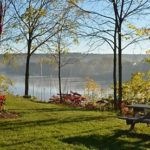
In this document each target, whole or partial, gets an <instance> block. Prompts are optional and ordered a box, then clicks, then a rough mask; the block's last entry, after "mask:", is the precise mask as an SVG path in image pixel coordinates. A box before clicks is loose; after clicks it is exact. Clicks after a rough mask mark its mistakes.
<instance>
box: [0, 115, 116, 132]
mask: <svg viewBox="0 0 150 150" xmlns="http://www.w3.org/2000/svg"><path fill="white" fill-rule="evenodd" d="M109 118H111V119H112V118H115V117H114V116H107V119H109ZM104 120H106V116H86V115H84V116H76V117H73V118H70V116H69V117H66V118H63V119H60V118H59V117H58V118H52V119H43V120H34V121H31V120H29V121H22V120H9V121H6V122H2V123H0V130H20V129H21V128H24V127H36V126H49V125H61V124H67V123H69V124H70V123H77V122H90V121H104Z"/></svg>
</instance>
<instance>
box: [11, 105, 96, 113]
mask: <svg viewBox="0 0 150 150" xmlns="http://www.w3.org/2000/svg"><path fill="white" fill-rule="evenodd" d="M9 110H10V111H35V112H59V111H92V110H87V109H85V108H82V107H67V106H66V107H64V108H41V109H38V108H36V109H34V108H33V109H9ZM93 111H95V110H93Z"/></svg>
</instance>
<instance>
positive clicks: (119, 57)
mask: <svg viewBox="0 0 150 150" xmlns="http://www.w3.org/2000/svg"><path fill="white" fill-rule="evenodd" d="M121 44H122V39H121V24H120V25H119V28H118V70H119V72H118V75H119V97H118V99H119V108H120V113H121V102H122V45H121Z"/></svg>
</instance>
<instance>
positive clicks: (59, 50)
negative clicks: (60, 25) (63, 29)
mask: <svg viewBox="0 0 150 150" xmlns="http://www.w3.org/2000/svg"><path fill="white" fill-rule="evenodd" d="M60 41H61V37H60V36H58V82H59V97H60V103H62V101H63V99H62V92H61V48H60Z"/></svg>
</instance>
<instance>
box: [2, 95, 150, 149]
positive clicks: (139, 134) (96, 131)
mask: <svg viewBox="0 0 150 150" xmlns="http://www.w3.org/2000/svg"><path fill="white" fill-rule="evenodd" d="M6 109H7V111H9V112H17V113H19V117H18V118H16V119H0V150H14V149H15V150H27V149H29V150H37V149H39V150H90V149H91V150H106V149H108V150H131V149H132V150H134V149H136V150H144V149H145V150H146V149H148V148H149V147H150V141H149V139H150V128H148V127H146V125H145V124H143V125H142V124H137V125H136V131H135V132H133V133H128V132H127V131H128V129H129V126H127V125H125V121H124V120H119V119H118V118H117V115H116V114H115V113H113V112H100V111H87V110H84V109H82V108H75V107H74V108H72V107H67V106H61V105H53V104H43V103H35V102H32V101H30V100H25V99H23V98H20V97H14V96H11V95H8V96H7V105H6Z"/></svg>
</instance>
